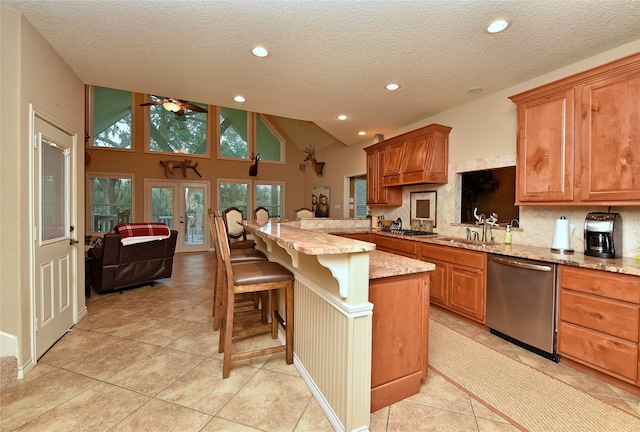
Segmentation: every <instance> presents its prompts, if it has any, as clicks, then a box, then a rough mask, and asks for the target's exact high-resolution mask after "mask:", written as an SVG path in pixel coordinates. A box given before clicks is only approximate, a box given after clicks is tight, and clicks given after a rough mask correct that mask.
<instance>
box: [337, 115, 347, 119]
mask: <svg viewBox="0 0 640 432" xmlns="http://www.w3.org/2000/svg"><path fill="white" fill-rule="evenodd" d="M348 118H349V116H348V115H346V114H340V115H339V116H338V120H346V119H348Z"/></svg>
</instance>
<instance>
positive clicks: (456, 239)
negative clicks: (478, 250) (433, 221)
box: [438, 237, 496, 247]
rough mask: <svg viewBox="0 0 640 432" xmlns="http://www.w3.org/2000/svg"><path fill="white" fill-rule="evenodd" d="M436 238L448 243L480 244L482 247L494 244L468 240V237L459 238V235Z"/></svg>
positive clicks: (493, 244)
mask: <svg viewBox="0 0 640 432" xmlns="http://www.w3.org/2000/svg"><path fill="white" fill-rule="evenodd" d="M438 240H442V241H446V242H449V243H462V244H467V245H473V246H482V247H487V246H495V245H496V243H489V242H483V241H480V240H469V239H466V238H460V237H438Z"/></svg>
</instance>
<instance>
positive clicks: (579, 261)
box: [245, 220, 640, 277]
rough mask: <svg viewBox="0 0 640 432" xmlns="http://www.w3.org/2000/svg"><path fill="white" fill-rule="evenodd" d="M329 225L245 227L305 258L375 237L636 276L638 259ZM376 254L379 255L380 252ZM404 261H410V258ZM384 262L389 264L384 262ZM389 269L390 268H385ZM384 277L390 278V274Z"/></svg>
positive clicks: (363, 247) (363, 245)
mask: <svg viewBox="0 0 640 432" xmlns="http://www.w3.org/2000/svg"><path fill="white" fill-rule="evenodd" d="M331 222H332V221H331V220H327V221H323V225H325V226H324V227H323V228H318V229H313V228H301V227H300V226H298V225H297V224H299V223H300V221H298V222H285V223H278V222H269V223H267V224H265V225H260V224H258V223H256V222H248V223H246V224H245V226H246V227H247V229H248V230H249V231H253V230H256V231H259V232H261V233H263V234H264V235H265V236H266V237H268V238H271V239H272V240H274V241H275V242H276V243H278V244H280V245H283V246H286V247H289V248H292V249H294V250H297V251H299V252H302V253H305V254H308V255H332V254H340V253H352V252H365V251H369V252H371V251H373V250H375V245H374V244H373V243H368V242H364V241H360V240H353V239H348V238H344V237H339V236H335V235H330V234H358V233H361V234H379V235H384V236H389V237H395V238H401V239H404V240H412V241H416V242H421V243H430V244H436V245H442V246H448V247H455V248H460V249H468V250H474V251H480V252H487V253H492V254H498V255H506V256H511V257H518V258H526V259H532V260H538V261H546V262H551V263H556V264H563V265H569V266H575V267H581V268H588V269H594V270H602V271H608V272H614V273H625V274H630V275H635V276H640V260H636V259H635V258H617V259H602V258H595V257H590V256H585V255H584V254H583V253H581V252H575V253H573V254H558V253H553V252H551V248H546V247H540V246H528V245H521V244H511V245H505V244H502V243H496V244H495V245H488V246H483V245H477V244H467V243H452V242H450V241H447V240H445V239H446V238H451V237H450V236H438V235H436V236H405V235H402V234H397V233H393V232H385V231H381V230H380V229H372V228H370V227H363V226H359V227H344V226H340V224H341V222H342V223H344V221H340V220H337V221H335V223H336V226H331ZM309 223H310V222H309ZM378 252H380V253H382V252H381V251H378ZM372 259H373V258H372ZM407 259H409V260H411V258H407ZM414 261H415V260H414ZM386 262H390V261H389V260H386ZM385 266H386V264H385ZM389 267H391V266H390V265H389ZM405 267H406V266H405ZM423 271H424V270H423ZM395 274H396V275H398V274H401V273H399V272H396V273H395ZM387 275H388V276H390V274H387ZM378 277H384V276H378Z"/></svg>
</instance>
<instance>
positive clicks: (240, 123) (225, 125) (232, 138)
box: [220, 107, 249, 159]
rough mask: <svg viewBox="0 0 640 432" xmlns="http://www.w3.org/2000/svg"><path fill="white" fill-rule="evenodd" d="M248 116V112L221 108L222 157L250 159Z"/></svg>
mask: <svg viewBox="0 0 640 432" xmlns="http://www.w3.org/2000/svg"><path fill="white" fill-rule="evenodd" d="M248 117H249V116H248V115H247V112H246V111H242V110H238V109H233V108H226V107H220V156H221V157H224V158H234V159H248V158H249V140H248V132H249V131H248V127H247V126H248Z"/></svg>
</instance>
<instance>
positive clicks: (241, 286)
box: [215, 214, 294, 378]
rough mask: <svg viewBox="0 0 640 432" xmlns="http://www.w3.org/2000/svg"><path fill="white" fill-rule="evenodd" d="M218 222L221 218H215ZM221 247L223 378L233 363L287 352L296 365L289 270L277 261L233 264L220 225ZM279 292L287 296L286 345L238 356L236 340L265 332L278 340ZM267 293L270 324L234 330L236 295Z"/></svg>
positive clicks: (220, 347)
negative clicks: (233, 346)
mask: <svg viewBox="0 0 640 432" xmlns="http://www.w3.org/2000/svg"><path fill="white" fill-rule="evenodd" d="M215 216H216V219H217V218H218V217H219V215H218V214H216V215H215ZM217 229H218V245H219V249H220V251H221V255H222V261H223V266H224V267H223V268H224V278H223V279H224V283H225V288H224V289H223V295H222V317H221V318H222V320H221V322H220V344H219V347H218V349H219V352H224V362H223V368H222V377H223V378H228V377H229V374H230V371H231V361H237V360H244V359H248V358H253V357H258V356H263V355H269V354H275V353H278V352H283V351H284V352H285V354H286V361H287V364H291V363H293V280H294V276H293V273H291V272H290V271H289V270H287V269H286V268H284V267H283V266H281V265H280V264H278V263H275V262H269V261H266V262H260V261H254V262H250V263H243V264H233V265H232V264H231V260H230V254H229V243H228V242H229V239H228V238H227V236H226V235H225V233H224V227H222V224H221V223H218V224H217ZM278 290H284V293H285V306H286V311H285V320H284V323H283V327H284V330H285V344H284V345H280V346H277V347H272V348H265V349H260V350H254V351H249V352H244V353H239V354H233V353H232V339H233V337H234V336H235V337H240V336H248V335H253V334H257V333H262V332H265V331H269V330H270V331H271V337H272V338H273V339H277V337H278ZM253 292H268V293H269V295H270V298H271V302H270V303H271V311H270V312H271V323H270V324H261V325H257V326H253V327H249V328H243V329H241V330H236V331H234V329H233V320H234V308H235V302H234V296H235V295H236V294H239V293H253Z"/></svg>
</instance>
